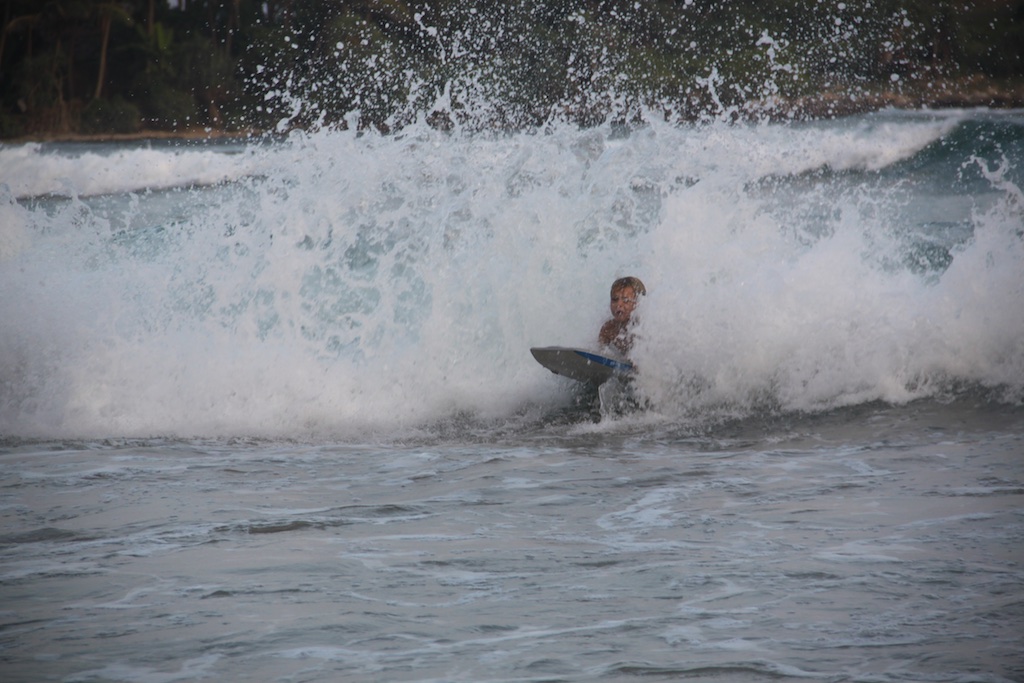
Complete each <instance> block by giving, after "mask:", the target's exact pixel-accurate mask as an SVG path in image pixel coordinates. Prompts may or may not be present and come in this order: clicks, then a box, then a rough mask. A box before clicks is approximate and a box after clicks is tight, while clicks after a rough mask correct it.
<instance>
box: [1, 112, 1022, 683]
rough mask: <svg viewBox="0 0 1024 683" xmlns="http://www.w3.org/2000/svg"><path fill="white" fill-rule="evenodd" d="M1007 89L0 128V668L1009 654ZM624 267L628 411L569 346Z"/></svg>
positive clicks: (1011, 456)
mask: <svg viewBox="0 0 1024 683" xmlns="http://www.w3.org/2000/svg"><path fill="white" fill-rule="evenodd" d="M1022 160H1024V117H1022V115H1021V113H1020V112H1014V111H1008V112H995V111H983V110H979V111H949V112H915V113H903V112H881V113H878V114H872V115H865V116H861V117H853V118H848V119H841V120H836V121H830V122H817V123H804V124H801V123H790V124H786V125H776V124H750V125H736V124H726V123H706V124H702V125H695V126H689V127H686V126H683V127H678V126H670V125H667V124H659V123H652V124H649V125H645V126H641V127H638V128H636V129H634V130H632V131H629V132H628V134H627V133H624V132H623V131H622V130H621V129H618V128H616V129H613V128H611V127H603V128H595V129H589V130H580V129H577V128H575V127H571V126H561V125H555V124H552V125H551V126H549V127H548V128H547V129H546V130H544V131H543V132H537V133H531V134H502V135H479V134H477V135H473V134H468V133H462V132H459V131H455V132H453V133H440V132H437V131H434V130H431V129H429V128H427V127H425V126H424V127H416V126H413V127H412V128H410V129H408V130H406V131H403V132H402V133H401V134H398V135H393V136H377V135H373V134H357V133H354V132H338V131H333V132H332V131H320V132H315V133H308V134H299V133H296V134H293V135H291V136H290V137H288V138H285V139H281V140H277V141H274V142H266V141H251V142H232V143H205V144H196V143H190V144H187V145H177V144H169V143H145V142H144V143H131V144H89V145H84V144H68V143H63V144H45V145H38V144H30V145H17V146H12V145H6V146H2V147H0V169H2V170H0V183H3V186H2V187H3V193H4V197H3V201H2V202H0V291H2V292H3V296H2V297H0V320H2V321H3V324H2V325H0V435H2V436H0V439H2V441H0V462H2V469H0V477H2V481H3V486H2V489H0V511H2V512H0V514H2V518H3V532H2V535H0V544H2V545H3V548H4V551H3V556H2V560H0V597H2V606H0V615H2V621H0V623H2V625H3V627H2V629H0V648H2V649H0V667H2V670H3V673H4V679H5V680H16V681H37V680H67V681H91V680H104V681H108V680H111V681H166V680H201V679H203V678H211V677H212V678H223V679H225V680H280V681H300V680H301V681H313V680H323V681H328V680H330V681H334V680H396V681H397V680H402V681H412V680H422V681H427V680H432V681H456V680H461V681H483V680H494V681H510V680H517V681H519V680H531V681H534V680H535V681H542V680H543V681H553V680H563V681H582V680H623V679H632V678H635V677H636V676H643V677H645V678H647V679H649V680H679V679H680V678H683V677H688V678H693V679H696V680H748V681H757V680H766V679H769V678H771V679H775V680H779V679H781V680H788V679H803V680H822V681H840V680H842V681H846V680H849V681H872V682H873V681H906V680H918V681H979V682H980V681H984V682H990V681H1012V680H1020V679H1021V678H1022V677H1024V668H1022V664H1021V657H1020V653H1021V652H1022V651H1024V640H1022V637H1021V635H1020V634H1021V633H1024V622H1022V619H1024V614H1022V612H1021V610H1020V605H1019V599H1018V597H1016V596H1017V595H1018V594H1019V593H1020V590H1021V587H1022V584H1024V570H1022V564H1021V563H1022V560H1024V556H1022V552H1021V550H1020V549H1021V547H1024V546H1022V544H1021V541H1022V534H1024V519H1022V514H1024V471H1022V456H1024V411H1022V407H1021V401H1022V398H1024V393H1022V392H1024V305H1022V304H1021V302H1022V301H1024V203H1022V196H1021V190H1020V187H1021V184H1022V179H1021V162H1022ZM626 274H633V275H637V276H639V277H641V278H642V279H643V280H644V282H645V283H646V285H647V288H648V291H649V296H648V297H647V298H646V299H645V300H644V301H643V303H642V308H641V313H642V317H641V321H640V323H639V326H638V341H637V344H636V348H635V351H634V360H635V361H636V363H637V365H638V366H639V368H640V372H639V375H638V376H637V378H636V380H635V386H634V391H635V392H636V394H638V395H639V397H640V399H641V400H640V401H639V403H640V404H641V405H643V406H644V407H643V408H642V409H639V410H637V409H630V410H626V411H621V410H616V409H613V407H612V406H607V405H606V406H604V408H603V410H599V411H598V413H597V414H591V413H590V412H588V411H587V410H584V409H581V408H580V407H579V405H578V401H577V398H578V397H577V396H576V393H575V391H574V387H573V386H572V385H571V383H570V382H569V381H568V380H563V379H560V378H557V377H555V376H553V375H551V374H550V373H548V372H547V371H545V370H544V369H543V368H541V367H540V366H539V365H537V364H536V363H535V362H534V361H533V359H532V358H531V356H530V354H529V347H531V346H547V345H566V346H592V345H593V344H594V343H595V342H596V335H597V330H598V328H599V326H600V324H601V322H602V321H603V320H604V319H605V316H606V315H607V290H608V286H609V284H610V283H611V281H612V280H613V279H614V278H616V277H618V276H621V275H626Z"/></svg>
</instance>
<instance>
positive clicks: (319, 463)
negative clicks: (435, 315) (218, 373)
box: [0, 403, 1024, 682]
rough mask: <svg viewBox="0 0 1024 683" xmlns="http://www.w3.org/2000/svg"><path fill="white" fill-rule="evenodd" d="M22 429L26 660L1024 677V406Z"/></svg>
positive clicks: (98, 670) (20, 579) (14, 503)
mask: <svg viewBox="0 0 1024 683" xmlns="http://www.w3.org/2000/svg"><path fill="white" fill-rule="evenodd" d="M493 441H494V442H493V443H483V442H482V440H481V442H477V443H473V442H472V439H470V440H469V442H454V443H453V442H452V441H451V440H449V439H446V438H445V437H444V436H438V437H436V438H433V439H429V438H424V439H423V440H422V442H421V443H418V444H402V443H392V444H380V443H378V444H367V445H357V444H348V443H299V442H280V441H259V440H246V439H235V440H173V439H171V440H165V439H162V440H146V441H125V440H112V441H104V442H87V443H69V442H61V443H43V442H37V443H24V444H21V445H15V446H9V447H7V448H5V449H4V450H3V454H2V456H0V463H2V471H3V476H2V480H0V481H2V484H0V486H2V489H0V491H2V498H0V502H2V511H3V523H4V534H3V537H2V539H0V542H2V547H3V562H2V566H0V572H2V573H0V581H2V583H0V591H2V595H3V608H2V609H3V611H2V614H3V622H4V624H3V630H2V631H0V634H2V643H3V650H2V661H3V669H4V672H5V673H4V678H5V680H10V681H40V680H67V681H169V680H183V681H184V680H202V679H206V678H215V679H221V680H266V681H270V680H274V681H328V680H332V681H333V680H391V681H414V680H415V681H513V680H514V681H520V680H528V681H584V680H628V679H632V678H635V677H637V676H640V677H643V678H644V679H645V680H664V681H670V680H680V679H687V680H709V681H710V680H738V681H761V680H769V679H772V680H791V679H792V680H797V679H805V680H822V681H839V680H843V681H845V680H850V681H909V680H916V681H986V682H989V681H1015V680H1021V679H1022V677H1024V658H1022V655H1021V653H1022V652H1024V602H1022V599H1021V595H1022V592H1021V589H1022V587H1024V551H1022V548H1024V544H1022V541H1024V464H1022V454H1024V412H1022V411H1021V410H1020V409H1019V408H998V407H992V406H986V405H956V406H950V405H940V404H934V403H918V404H912V405H909V406H905V407H903V408H894V407H887V406H883V405H878V404H876V405H866V406H861V407H859V408H852V409H843V410H837V411H833V412H829V413H826V414H822V415H817V416H813V417H810V416H805V417H790V418H777V419H775V420H773V421H770V422H767V423H766V422H764V421H761V420H745V421H740V422H735V423H729V424H722V425H719V426H717V427H716V428H715V429H712V430H710V431H709V433H703V434H693V435H686V434H684V433H679V432H673V431H671V430H665V429H660V430H656V431H654V432H649V431H646V430H644V429H641V428H638V427H635V426H634V427H631V428H625V427H623V426H622V425H619V426H618V427H617V428H610V427H609V426H608V425H607V424H605V425H603V426H602V425H591V424H590V423H580V424H577V425H575V426H569V427H567V426H565V425H546V426H545V425H536V426H535V427H534V428H533V429H532V430H531V431H530V432H529V433H526V434H522V433H520V434H518V435H517V436H515V437H514V438H502V437H498V438H494V439H493Z"/></svg>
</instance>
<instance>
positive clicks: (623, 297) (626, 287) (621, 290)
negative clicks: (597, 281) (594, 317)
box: [611, 277, 647, 322]
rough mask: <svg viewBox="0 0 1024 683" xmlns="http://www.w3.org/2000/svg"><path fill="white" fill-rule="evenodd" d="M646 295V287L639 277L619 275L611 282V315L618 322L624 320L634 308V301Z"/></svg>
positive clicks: (626, 319)
mask: <svg viewBox="0 0 1024 683" xmlns="http://www.w3.org/2000/svg"><path fill="white" fill-rule="evenodd" d="M646 295H647V288H646V287H644V283H642V282H640V278H636V277H620V278H619V279H618V280H616V281H615V282H613V283H612V291H611V311H612V317H613V318H615V319H616V320H618V321H619V322H626V321H628V320H629V316H631V315H632V314H633V309H634V308H636V301H637V299H638V298H639V297H641V296H646Z"/></svg>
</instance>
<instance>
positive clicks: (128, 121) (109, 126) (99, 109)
mask: <svg viewBox="0 0 1024 683" xmlns="http://www.w3.org/2000/svg"><path fill="white" fill-rule="evenodd" d="M80 126H81V130H82V132H83V133H136V132H138V131H139V129H140V128H141V127H142V116H141V114H140V113H139V108H138V107H136V106H135V105H134V104H132V103H130V102H127V101H125V99H124V98H122V97H120V96H115V97H112V98H110V99H106V98H97V99H95V100H93V101H92V102H90V103H89V104H88V105H87V106H86V107H85V109H83V110H82V115H81V121H80Z"/></svg>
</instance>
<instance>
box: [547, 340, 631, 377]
mask: <svg viewBox="0 0 1024 683" xmlns="http://www.w3.org/2000/svg"><path fill="white" fill-rule="evenodd" d="M530 353H532V354H533V357H534V358H536V359H537V362H538V363H540V364H541V365H543V366H544V367H546V368H547V369H548V370H550V371H551V372H553V373H555V374H556V375H562V376H563V377H569V378H571V379H574V380H576V381H577V382H583V383H584V384H595V385H597V384H601V383H603V382H605V381H607V380H608V379H610V378H611V377H612V376H613V375H615V374H616V373H628V372H632V371H633V365H632V364H631V363H629V362H627V361H623V360H616V359H614V358H608V357H607V356H602V355H601V354H599V353H594V352H593V351H588V350H586V349H575V348H571V347H568V346H543V347H537V346H535V347H533V348H531V349H530Z"/></svg>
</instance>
